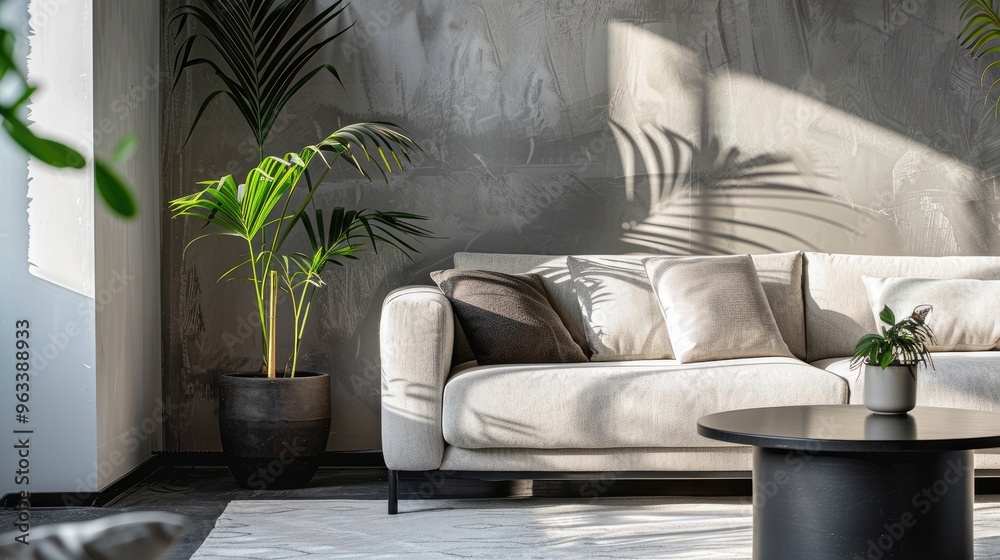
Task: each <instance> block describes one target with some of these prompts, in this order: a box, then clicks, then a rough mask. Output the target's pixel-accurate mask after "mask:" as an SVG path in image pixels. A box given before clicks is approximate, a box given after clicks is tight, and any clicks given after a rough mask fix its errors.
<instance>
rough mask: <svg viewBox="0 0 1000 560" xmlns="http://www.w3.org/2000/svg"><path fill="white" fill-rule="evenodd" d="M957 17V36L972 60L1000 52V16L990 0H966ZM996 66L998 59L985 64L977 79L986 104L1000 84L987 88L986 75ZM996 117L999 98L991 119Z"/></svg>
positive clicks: (999, 108)
mask: <svg viewBox="0 0 1000 560" xmlns="http://www.w3.org/2000/svg"><path fill="white" fill-rule="evenodd" d="M959 17H960V19H961V20H962V23H963V24H964V25H963V26H962V32H961V33H959V34H958V36H959V39H960V40H961V44H962V46H963V47H965V48H966V49H967V50H968V51H969V52H970V53H971V55H972V58H975V59H979V58H981V57H983V56H986V55H993V54H996V53H998V52H1000V43H998V41H1000V15H998V14H997V10H996V9H995V8H994V7H993V3H992V1H991V0H966V2H965V3H963V4H962V13H961V15H960V16H959ZM998 65H1000V58H998V59H996V60H994V61H993V62H990V63H989V64H987V65H986V68H984V69H983V73H982V75H981V76H980V77H979V85H980V87H982V88H983V89H986V102H989V100H990V94H991V93H992V92H993V88H994V87H995V86H996V85H997V84H1000V78H996V79H994V80H993V81H992V82H991V83H990V86H989V88H987V87H986V75H987V74H988V73H989V72H990V70H991V69H993V68H995V67H996V66H998ZM998 117H1000V96H997V100H996V102H995V103H994V108H993V118H998Z"/></svg>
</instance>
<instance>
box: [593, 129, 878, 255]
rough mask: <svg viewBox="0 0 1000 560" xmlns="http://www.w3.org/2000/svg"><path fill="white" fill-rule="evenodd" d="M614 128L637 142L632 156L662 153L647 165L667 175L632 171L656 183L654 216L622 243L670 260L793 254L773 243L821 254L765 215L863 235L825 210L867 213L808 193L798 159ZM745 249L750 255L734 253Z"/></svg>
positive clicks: (711, 140)
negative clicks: (670, 256) (826, 207)
mask: <svg viewBox="0 0 1000 560" xmlns="http://www.w3.org/2000/svg"><path fill="white" fill-rule="evenodd" d="M610 122H611V126H612V128H613V129H614V130H615V131H616V132H617V133H618V135H617V136H618V138H621V139H624V140H625V141H626V142H628V143H629V146H628V147H627V149H628V150H631V151H632V153H635V152H640V153H641V150H639V146H640V145H645V146H654V147H656V148H657V149H655V150H654V155H653V156H652V157H654V158H655V160H656V161H648V159H649V157H650V156H644V157H645V158H646V159H647V161H644V162H643V165H644V167H645V169H647V170H648V169H652V170H663V171H662V172H657V173H646V174H637V173H634V171H635V170H628V169H627V170H626V173H631V174H632V175H633V176H635V177H639V178H644V179H645V180H647V181H649V183H650V200H649V214H648V216H646V218H644V219H643V220H642V221H641V222H638V223H635V224H631V225H629V226H628V228H627V231H626V232H625V233H624V234H623V236H622V240H623V241H625V242H626V243H630V244H633V245H639V246H642V247H645V248H647V249H653V250H655V251H657V252H661V253H668V254H690V253H694V254H730V253H734V252H758V253H759V252H772V253H776V252H781V251H783V250H786V249H782V248H781V247H779V246H778V245H776V244H774V241H772V240H782V242H784V243H788V242H790V243H792V245H793V246H795V247H796V248H799V249H802V250H812V251H819V250H820V248H819V247H818V246H817V245H816V244H815V243H813V242H812V241H810V240H809V239H807V238H806V237H803V236H802V235H800V233H798V232H797V231H796V228H793V227H791V224H789V225H784V226H783V225H782V224H779V223H774V222H771V221H765V220H764V219H763V216H761V218H755V212H758V211H761V212H765V213H773V212H780V213H782V214H787V215H789V216H794V217H796V218H798V219H800V224H806V223H808V222H809V221H812V222H814V223H815V224H816V225H820V224H825V225H826V226H831V227H833V228H836V229H840V230H843V231H845V232H848V233H850V234H852V235H855V236H858V235H861V233H862V230H861V228H859V227H857V226H855V225H851V224H849V223H845V222H844V221H843V220H835V219H831V218H829V217H827V216H826V215H825V214H824V212H822V211H820V210H819V209H818V208H820V207H822V206H823V205H834V206H837V207H839V208H846V209H849V210H851V211H853V212H856V213H858V214H861V215H864V214H865V212H863V211H862V210H860V209H858V208H857V207H854V206H852V205H851V204H848V203H846V202H844V201H841V200H838V199H837V198H835V197H833V196H831V195H830V194H827V193H825V192H822V191H820V190H817V189H814V188H811V187H809V186H805V185H804V182H805V177H803V174H802V172H801V171H799V169H798V166H797V165H796V162H795V161H793V159H792V158H791V157H790V156H787V155H783V154H777V153H764V154H760V155H755V156H746V155H744V154H743V153H742V152H741V151H740V149H739V148H738V147H735V146H730V147H728V148H726V147H723V145H722V142H721V141H720V139H719V137H718V136H717V135H715V134H711V133H708V132H705V131H704V128H703V133H702V141H701V142H698V143H696V142H693V141H691V140H689V139H688V138H685V137H684V136H683V135H681V134H679V133H677V132H674V131H672V130H670V129H669V128H666V127H653V126H645V127H642V129H641V137H638V136H637V135H636V134H635V133H634V132H631V131H629V130H628V129H627V128H626V127H624V126H622V125H620V124H618V123H615V122H614V121H610ZM813 177H814V178H829V177H826V176H824V175H813ZM810 207H812V208H814V209H808V208H810ZM741 211H747V212H745V214H746V215H747V218H741V217H737V213H740V212H741ZM764 215H765V216H766V214H764ZM737 246H740V247H742V249H740V250H735V251H734V248H736V247H737ZM744 249H745V250H744Z"/></svg>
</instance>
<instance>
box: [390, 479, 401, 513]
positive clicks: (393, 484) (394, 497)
mask: <svg viewBox="0 0 1000 560" xmlns="http://www.w3.org/2000/svg"><path fill="white" fill-rule="evenodd" d="M397 513H399V473H398V472H397V471H394V470H392V469H389V515H395V514H397Z"/></svg>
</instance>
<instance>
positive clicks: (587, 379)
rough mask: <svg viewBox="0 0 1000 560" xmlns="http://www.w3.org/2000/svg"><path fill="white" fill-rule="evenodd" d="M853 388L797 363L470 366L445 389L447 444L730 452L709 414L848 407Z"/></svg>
mask: <svg viewBox="0 0 1000 560" xmlns="http://www.w3.org/2000/svg"><path fill="white" fill-rule="evenodd" d="M847 395H848V393H847V383H846V382H844V380H843V379H841V378H840V377H839V376H837V375H831V374H830V373H828V372H826V371H823V370H821V369H817V368H815V367H812V366H810V365H808V364H806V363H803V362H801V361H799V360H796V359H794V358H745V359H737V360H720V361H714V362H699V363H693V364H681V363H679V362H677V361H676V360H642V361H628V362H604V363H602V364H593V363H587V364H531V365H502V366H472V367H465V368H461V369H458V370H456V371H455V372H454V373H453V374H452V376H451V378H450V379H449V380H448V382H447V383H446V385H445V389H444V405H443V420H442V423H443V432H444V439H445V441H446V442H447V443H448V444H450V445H454V446H457V447H462V448H467V449H486V448H532V449H567V448H577V449H599V448H630V447H725V446H728V445H731V444H727V443H724V442H721V441H716V440H711V439H707V438H703V437H701V436H699V435H698V433H697V425H696V422H697V420H698V418H699V417H701V416H703V415H705V414H711V413H714V412H721V411H724V410H733V409H738V408H755V407H765V406H784V405H803V404H843V403H846V402H847Z"/></svg>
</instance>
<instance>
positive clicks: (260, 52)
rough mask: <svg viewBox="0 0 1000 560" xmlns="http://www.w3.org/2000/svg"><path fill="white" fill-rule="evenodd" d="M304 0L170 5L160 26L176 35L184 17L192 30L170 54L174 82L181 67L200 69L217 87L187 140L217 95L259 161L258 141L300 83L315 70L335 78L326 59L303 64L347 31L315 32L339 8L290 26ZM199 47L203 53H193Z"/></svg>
mask: <svg viewBox="0 0 1000 560" xmlns="http://www.w3.org/2000/svg"><path fill="white" fill-rule="evenodd" d="M312 4H313V3H312V2H311V1H310V0H199V1H198V2H197V3H196V4H195V3H193V4H188V5H184V6H181V7H179V8H177V9H176V10H174V11H173V12H172V13H171V15H170V18H169V20H168V25H176V26H177V32H176V33H175V35H174V36H175V38H176V37H179V36H180V34H181V33H182V32H183V30H184V29H185V27H186V25H187V24H188V22H189V21H190V20H193V21H194V22H196V24H197V25H196V31H195V32H193V33H192V34H191V35H189V36H188V37H186V38H185V39H184V40H182V41H181V42H180V44H179V45H178V48H177V54H176V56H175V58H174V87H176V86H177V83H178V82H179V81H180V77H181V75H182V74H183V72H184V71H185V70H188V69H193V68H196V67H204V68H205V69H206V70H207V71H208V72H210V73H212V74H214V75H215V76H216V78H217V79H218V81H219V82H220V84H221V87H220V88H219V89H216V90H213V91H211V92H210V93H209V94H208V95H206V96H205V98H204V99H203V100H202V101H201V105H200V107H199V108H198V111H197V113H196V114H195V117H194V120H193V121H192V122H191V128H190V130H189V131H188V134H187V138H186V139H185V143H187V140H189V139H190V138H191V135H192V134H193V133H194V130H195V128H196V127H197V126H198V123H199V122H200V121H201V118H202V116H203V115H204V114H205V110H206V109H208V107H209V106H210V105H211V104H212V102H213V101H215V99H216V98H218V97H220V96H222V97H227V98H229V100H230V101H231V102H232V103H233V105H234V106H235V107H236V109H237V110H239V112H240V114H241V115H242V116H243V119H244V120H245V121H246V123H247V126H249V127H250V130H251V131H252V133H253V135H254V140H255V141H256V142H257V147H258V150H259V152H260V154H261V159H263V149H264V143H265V141H266V140H267V137H268V135H269V134H270V133H271V130H272V128H273V127H274V124H275V122H276V121H277V118H278V115H279V114H280V113H281V111H282V109H283V108H284V107H285V105H286V104H287V103H288V101H289V100H290V99H291V98H292V97H293V96H294V95H295V94H296V93H297V92H298V91H299V90H300V89H302V87H303V86H304V85H305V84H306V83H308V82H309V81H310V80H312V79H313V78H314V77H316V76H317V75H318V74H320V73H324V71H325V72H326V73H329V74H330V75H332V76H333V78H334V79H335V80H337V82H338V83H340V75H339V74H338V73H337V69H336V68H335V67H334V66H333V65H332V64H329V63H322V64H319V65H316V66H311V63H312V61H313V59H314V58H315V57H316V55H317V54H319V52H320V51H321V50H322V49H323V47H325V46H326V45H327V44H329V43H330V42H331V41H333V40H334V39H336V38H337V37H339V36H340V35H342V34H343V33H345V32H346V31H347V30H348V29H350V28H351V25H353V24H351V25H348V26H346V27H344V28H343V29H341V30H340V31H337V32H335V33H331V34H329V35H328V36H325V37H324V36H323V35H324V34H325V32H326V31H328V29H329V27H330V24H331V23H333V22H334V21H335V20H336V19H337V18H338V16H340V15H341V14H342V13H343V12H344V10H345V9H346V8H347V4H346V3H344V2H343V0H337V1H335V2H334V3H333V4H332V5H330V6H329V7H327V8H325V9H323V10H321V11H320V12H319V13H318V14H316V15H315V16H313V17H311V18H310V19H309V20H308V21H306V22H305V23H304V24H302V25H300V26H297V27H296V26H295V23H296V21H297V20H298V18H299V17H300V16H301V15H302V12H303V11H304V10H305V9H306V8H307V7H309V6H311V5H312ZM202 51H204V52H205V53H206V55H201V54H199V53H200V52H202Z"/></svg>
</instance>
